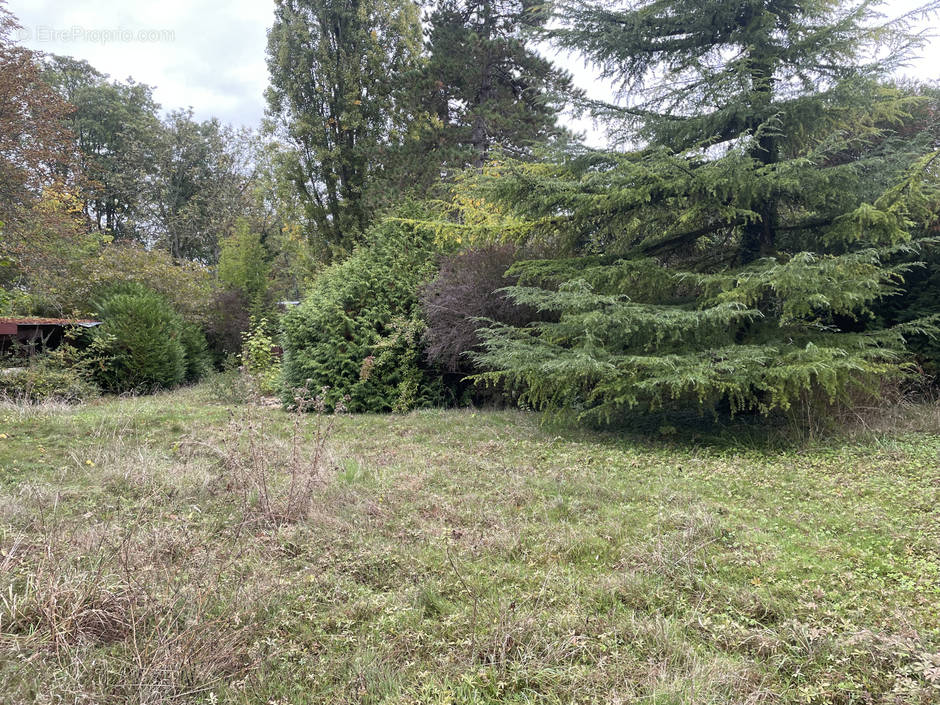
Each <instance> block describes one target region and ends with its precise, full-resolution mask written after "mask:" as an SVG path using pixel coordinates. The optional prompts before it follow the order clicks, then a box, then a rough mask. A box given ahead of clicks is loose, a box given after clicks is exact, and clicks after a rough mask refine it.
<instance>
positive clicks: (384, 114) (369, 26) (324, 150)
mask: <svg viewBox="0 0 940 705" xmlns="http://www.w3.org/2000/svg"><path fill="white" fill-rule="evenodd" d="M420 51H421V27H420V22H419V18H418V10H417V6H416V5H415V4H414V2H412V1H411V0H277V2H276V5H275V20H274V26H273V27H272V28H271V30H270V31H269V33H268V70H269V73H270V77H271V86H270V89H269V91H268V106H269V113H270V116H271V117H272V118H273V121H274V123H275V124H276V125H277V127H278V128H279V135H280V136H281V137H282V138H283V140H284V142H285V143H286V146H287V147H288V150H287V151H286V152H285V153H284V154H283V159H282V163H281V169H282V172H281V173H282V174H283V177H284V178H285V179H286V180H287V181H288V182H290V183H291V184H293V186H294V188H295V189H296V192H297V193H298V195H299V196H300V198H301V200H302V202H303V204H304V210H305V215H306V218H307V219H308V221H309V223H310V226H311V227H312V228H314V229H315V230H316V235H317V237H318V238H319V239H320V240H321V241H322V242H323V243H324V244H325V246H326V248H327V250H328V252H327V254H329V251H330V250H331V251H333V252H337V253H338V252H343V251H348V250H349V249H350V248H351V247H352V246H353V245H354V244H355V243H356V242H357V241H358V239H359V237H360V236H361V235H362V233H363V232H364V231H365V230H366V228H367V227H368V225H369V223H370V221H371V219H372V217H373V215H374V210H375V209H374V206H373V204H374V203H375V202H377V201H379V200H381V198H380V197H379V194H376V193H374V189H375V188H376V187H377V185H378V184H379V183H380V179H379V178H378V177H379V176H380V175H381V174H382V172H383V170H384V169H385V168H386V167H387V163H386V162H387V160H388V159H390V158H391V155H393V153H394V151H395V147H396V145H397V144H398V143H399V142H400V141H401V139H402V137H403V135H404V134H406V133H407V131H408V128H409V126H408V124H407V106H403V105H402V104H401V100H400V96H401V95H402V91H403V86H402V82H403V81H404V77H406V76H407V75H409V72H411V71H412V70H413V69H414V66H415V63H416V62H417V61H418V57H419V55H420Z"/></svg>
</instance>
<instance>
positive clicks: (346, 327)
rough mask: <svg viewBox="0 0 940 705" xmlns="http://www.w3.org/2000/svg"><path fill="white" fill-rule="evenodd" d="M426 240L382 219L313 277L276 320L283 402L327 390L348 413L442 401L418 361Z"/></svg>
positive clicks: (430, 268) (436, 380) (431, 267)
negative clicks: (298, 393)
mask: <svg viewBox="0 0 940 705" xmlns="http://www.w3.org/2000/svg"><path fill="white" fill-rule="evenodd" d="M434 255H435V248H434V244H433V242H432V238H431V236H429V235H423V234H420V233H417V232H415V231H414V229H413V228H411V227H410V226H408V225H406V224H402V223H396V222H388V223H384V224H382V225H380V226H378V227H376V228H375V229H373V230H372V232H371V233H370V235H369V237H368V239H367V243H366V244H365V245H363V246H360V247H359V248H357V249H356V250H355V251H354V252H353V254H352V255H351V256H350V257H349V258H348V259H346V260H344V261H343V262H341V263H338V264H335V265H332V266H330V267H329V268H328V269H326V270H325V271H324V272H323V273H322V274H321V275H320V276H319V277H318V279H317V280H316V282H315V283H314V285H313V287H312V288H311V290H310V291H309V293H308V295H307V296H306V298H305V299H304V300H303V302H302V303H301V305H300V306H298V307H296V308H295V309H293V310H291V311H289V312H288V313H287V314H286V315H285V317H284V320H283V347H284V387H285V401H287V402H289V401H290V400H291V398H292V397H291V390H292V389H294V388H297V387H302V386H308V387H309V388H310V389H312V390H319V389H320V388H321V387H329V388H330V389H329V392H328V394H327V401H328V403H329V404H330V405H331V406H333V405H335V404H336V402H337V401H339V400H340V399H342V398H343V397H345V396H346V395H348V396H349V400H348V401H347V402H346V405H347V407H348V408H349V409H350V410H351V411H390V410H404V409H408V408H414V407H421V406H430V405H434V404H439V403H441V401H442V396H443V391H442V390H443V387H442V384H441V381H440V375H439V374H438V373H436V372H435V373H432V372H431V371H429V370H428V369H426V366H425V364H424V356H423V354H422V352H421V350H420V338H421V333H422V331H423V328H424V325H423V322H422V321H421V317H420V307H419V304H418V299H417V292H418V291H419V289H420V288H421V287H422V286H423V285H424V284H425V283H426V282H427V281H428V280H430V279H431V277H433V276H434V274H435V272H436V267H435V264H434Z"/></svg>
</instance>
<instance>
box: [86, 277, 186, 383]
mask: <svg viewBox="0 0 940 705" xmlns="http://www.w3.org/2000/svg"><path fill="white" fill-rule="evenodd" d="M98 315H99V316H100V317H101V319H102V321H103V323H102V325H101V326H100V327H99V328H98V329H96V331H95V349H96V352H97V353H98V354H100V355H101V357H102V362H101V364H100V365H98V367H97V369H96V376H97V379H98V382H99V383H100V384H101V386H102V387H104V388H105V389H107V390H108V391H112V392H126V391H140V390H147V391H149V390H154V389H160V388H167V387H174V386H176V385H178V384H180V383H181V382H183V381H184V380H186V379H187V373H189V374H190V375H196V374H200V373H201V371H203V369H204V361H205V356H204V349H205V348H204V346H205V341H202V343H201V344H200V341H199V337H201V335H202V334H201V333H200V332H199V331H198V330H197V329H195V327H193V326H187V324H186V323H185V322H184V321H183V319H182V317H181V316H180V315H179V314H178V313H177V312H176V311H174V310H173V308H172V307H171V306H170V304H169V302H168V301H167V300H166V299H165V298H163V297H162V296H160V295H159V294H157V293H156V292H154V291H152V290H150V289H147V288H145V287H143V286H140V285H138V284H128V285H124V286H121V287H119V288H117V289H114V290H112V291H111V292H110V293H109V294H108V295H107V296H106V297H105V298H104V299H103V300H102V301H101V302H100V303H99V305H98ZM187 348H188V349H189V351H190V353H191V354H192V355H193V358H192V359H191V360H188V359H187ZM190 378H192V377H190Z"/></svg>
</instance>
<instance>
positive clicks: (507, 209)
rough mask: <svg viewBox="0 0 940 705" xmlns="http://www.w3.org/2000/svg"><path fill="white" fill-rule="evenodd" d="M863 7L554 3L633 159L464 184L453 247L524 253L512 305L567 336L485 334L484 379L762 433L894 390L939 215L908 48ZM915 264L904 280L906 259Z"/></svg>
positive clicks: (588, 405)
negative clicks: (917, 126) (839, 402)
mask: <svg viewBox="0 0 940 705" xmlns="http://www.w3.org/2000/svg"><path fill="white" fill-rule="evenodd" d="M875 9H876V3H873V2H862V3H858V4H852V5H849V4H846V3H844V2H837V1H834V0H807V1H806V2H802V3H794V2H792V1H791V0H746V1H744V2H742V1H741V0H712V1H710V2H706V3H687V2H679V1H678V0H638V1H636V2H632V3H629V4H628V5H626V6H620V5H614V6H611V5H608V4H603V5H600V4H590V3H581V2H576V3H570V4H567V5H564V6H563V8H562V11H561V14H560V16H559V18H558V23H557V26H555V28H554V29H553V30H552V31H551V36H552V38H553V39H554V41H555V42H556V43H557V45H558V46H559V47H561V48H563V49H573V50H577V51H580V52H583V53H584V54H585V55H586V56H587V57H588V58H589V59H590V60H591V61H593V62H594V63H595V64H596V65H597V66H599V67H600V69H601V70H602V72H603V74H604V75H605V76H606V77H607V78H609V79H612V80H613V81H615V82H616V83H617V84H618V87H619V88H620V89H621V96H623V97H624V98H625V99H626V101H625V103H626V104H625V105H623V104H621V105H619V106H613V105H595V106H594V108H595V109H596V111H597V113H598V114H599V115H601V116H603V117H604V118H606V119H607V120H609V121H614V120H618V121H619V122H618V125H619V134H620V135H622V136H624V137H629V138H630V139H631V140H633V141H634V143H641V145H642V146H641V148H639V149H633V150H631V151H625V152H624V151H583V152H580V153H578V154H573V155H572V154H569V155H567V156H565V157H563V158H560V159H558V160H556V161H555V162H554V163H541V164H528V165H527V164H522V163H520V164H507V163H504V164H497V165H494V166H493V167H492V168H490V169H488V170H487V172H486V173H484V174H483V175H481V176H479V177H477V178H475V179H471V180H468V181H466V182H465V183H464V184H463V186H462V189H463V191H462V192H461V193H460V194H459V198H458V199H457V201H456V203H457V205H458V207H459V209H460V210H461V213H460V218H459V219H458V220H457V222H458V224H457V225H454V224H450V225H447V224H443V225H442V224H440V223H435V224H434V227H437V228H442V229H444V230H450V231H452V236H453V237H457V238H460V239H461V240H463V241H466V240H467V239H468V238H470V239H472V238H477V239H485V238H489V239H500V238H501V239H511V238H514V239H517V240H527V239H528V240H536V241H540V242H542V243H548V244H552V245H554V246H555V247H557V248H558V251H559V254H560V255H561V257H560V258H559V259H554V260H545V261H538V262H528V263H521V264H518V265H517V266H515V267H514V268H513V269H512V270H511V272H512V273H513V274H514V275H516V276H519V277H521V283H520V285H519V286H515V287H511V288H510V289H509V290H508V293H509V295H510V296H511V297H512V298H513V299H514V300H515V301H516V302H517V303H520V304H526V305H529V306H533V307H535V308H537V309H541V310H543V311H551V312H553V313H554V314H555V315H557V316H558V318H557V320H550V321H547V322H539V323H535V324H532V325H531V326H528V327H525V328H516V327H511V326H497V325H493V326H491V327H489V328H488V329H486V330H485V331H484V338H485V341H486V350H485V351H484V352H483V353H481V355H480V357H479V361H480V362H481V363H482V364H484V365H485V366H486V367H487V368H489V369H490V370H491V372H490V373H488V374H487V375H486V377H489V378H491V379H499V380H504V381H508V382H509V383H512V384H515V385H518V386H519V387H520V388H521V389H522V391H523V393H524V396H525V398H527V399H528V400H529V401H530V402H532V403H534V404H536V405H542V406H568V407H573V408H576V409H579V410H581V411H582V412H585V413H591V414H596V415H599V416H601V417H609V416H610V414H612V413H615V412H616V411H617V410H618V409H621V408H623V407H628V406H634V405H643V406H649V407H656V406H660V405H663V404H666V403H671V402H679V403H689V402H693V403H694V402H696V401H697V402H698V403H700V404H715V403H719V402H721V401H726V402H729V403H730V406H731V408H732V409H733V410H740V409H750V408H756V409H760V410H761V411H764V412H768V411H770V410H773V409H786V408H788V407H790V406H791V405H792V404H793V403H795V402H800V401H808V400H811V399H819V398H820V397H821V398H822V399H825V400H832V399H834V398H836V397H837V396H839V395H841V394H843V393H845V392H847V391H848V390H850V389H851V388H853V387H855V386H866V385H874V384H876V383H878V382H879V381H880V380H882V379H884V378H885V377H886V376H890V375H892V374H895V373H898V372H899V371H900V370H901V369H902V368H903V364H904V363H903V360H904V357H903V356H904V348H905V340H904V337H905V334H906V333H908V332H910V331H913V330H921V329H923V327H924V325H925V324H924V323H923V322H917V321H914V322H909V323H907V324H905V325H904V326H896V327H893V328H882V327H879V326H878V324H877V323H876V321H875V317H874V316H873V314H872V306H873V305H874V304H875V303H877V302H878V301H880V300H881V299H883V298H884V297H886V296H888V295H890V294H891V293H893V292H894V291H895V290H896V289H897V287H898V285H899V284H900V283H901V282H902V280H903V277H904V275H905V273H906V272H907V271H908V270H909V269H910V268H911V266H912V262H911V261H910V260H911V257H910V255H911V253H912V252H915V251H916V250H917V248H918V247H920V246H921V245H923V244H924V241H923V240H922V239H919V235H921V234H922V233H923V232H924V231H925V230H926V229H927V227H928V226H929V224H930V223H933V222H936V218H937V212H938V195H937V194H938V192H937V177H938V161H940V160H938V158H937V157H936V155H934V154H932V153H931V152H930V148H931V147H930V144H929V139H927V138H924V137H922V136H919V135H910V136H906V138H905V139H904V140H903V141H900V140H897V139H893V138H892V134H891V132H892V130H893V129H894V127H893V126H895V125H900V124H901V122H902V118H903V117H904V116H905V115H907V114H908V113H909V111H910V109H911V108H912V106H913V105H914V103H912V102H911V98H910V96H909V94H905V93H904V92H901V91H899V90H897V89H895V88H891V87H889V86H886V85H885V83H884V81H885V79H886V77H887V76H888V75H889V74H890V72H891V71H892V70H893V69H894V68H895V67H896V66H897V65H899V63H900V62H902V61H903V60H904V59H905V58H906V57H907V56H908V55H909V54H910V51H911V50H912V49H914V48H916V46H917V44H918V39H917V37H916V36H914V35H912V34H910V33H908V32H907V31H906V30H907V28H908V24H909V22H910V21H911V19H912V17H910V16H908V17H904V18H901V19H900V20H895V21H892V22H889V23H884V22H882V23H879V22H878V17H877V15H876V14H875ZM902 253H905V254H906V255H907V260H908V261H907V262H906V263H901V264H894V262H898V261H901V260H899V259H898V255H900V254H902Z"/></svg>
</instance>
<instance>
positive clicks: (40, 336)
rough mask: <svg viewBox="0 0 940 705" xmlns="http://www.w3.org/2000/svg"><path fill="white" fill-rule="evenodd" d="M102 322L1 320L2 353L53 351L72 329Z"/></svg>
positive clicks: (50, 319)
mask: <svg viewBox="0 0 940 705" xmlns="http://www.w3.org/2000/svg"><path fill="white" fill-rule="evenodd" d="M100 325H101V321H92V320H86V319H77V318H0V353H7V352H13V351H15V350H17V349H19V350H23V349H25V350H29V351H31V352H32V351H36V350H51V349H53V348H56V347H58V346H59V345H60V344H61V343H62V340H63V338H64V337H65V333H66V331H67V330H68V329H70V328H94V327H95V326H100Z"/></svg>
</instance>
